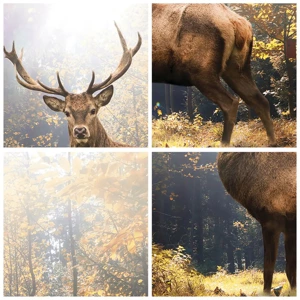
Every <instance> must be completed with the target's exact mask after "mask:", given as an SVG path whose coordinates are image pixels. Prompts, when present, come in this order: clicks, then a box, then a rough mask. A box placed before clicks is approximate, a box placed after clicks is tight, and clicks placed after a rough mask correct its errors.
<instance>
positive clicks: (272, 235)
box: [262, 225, 280, 294]
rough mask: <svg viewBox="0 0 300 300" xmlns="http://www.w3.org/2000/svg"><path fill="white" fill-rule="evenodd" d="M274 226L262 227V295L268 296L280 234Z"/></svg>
mask: <svg viewBox="0 0 300 300" xmlns="http://www.w3.org/2000/svg"><path fill="white" fill-rule="evenodd" d="M275 228H276V226H265V225H262V233H263V241H264V293H266V294H270V291H271V286H272V279H273V273H274V267H275V261H276V257H277V250H278V243H279V235H280V232H279V231H277V230H276V229H275Z"/></svg>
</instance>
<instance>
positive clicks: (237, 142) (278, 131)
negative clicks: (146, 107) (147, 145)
mask: <svg viewBox="0 0 300 300" xmlns="http://www.w3.org/2000/svg"><path fill="white" fill-rule="evenodd" d="M273 124H274V131H275V136H276V141H277V144H276V146H277V147H296V121H295V120H287V119H274V120H273ZM222 132H223V123H222V122H220V123H213V122H210V121H208V122H203V121H202V118H201V117H200V116H198V117H196V118H195V120H194V122H193V123H191V122H190V121H189V119H188V116H187V115H186V114H185V113H173V114H172V115H169V116H167V117H166V118H164V119H159V120H153V121H152V146H153V147H191V148H192V147H221V143H220V141H221V137H222ZM231 146H233V147H267V146H268V139H267V134H266V131H265V129H264V127H263V124H262V122H261V121H260V120H259V119H254V120H251V121H249V122H242V121H240V122H238V123H237V124H236V125H235V127H234V129H233V134H232V138H231Z"/></svg>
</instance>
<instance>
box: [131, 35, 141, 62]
mask: <svg viewBox="0 0 300 300" xmlns="http://www.w3.org/2000/svg"><path fill="white" fill-rule="evenodd" d="M141 45H142V37H141V35H140V33H139V32H138V42H137V44H136V45H135V47H134V48H133V49H132V56H134V55H135V54H136V53H137V52H138V51H139V49H140V48H141Z"/></svg>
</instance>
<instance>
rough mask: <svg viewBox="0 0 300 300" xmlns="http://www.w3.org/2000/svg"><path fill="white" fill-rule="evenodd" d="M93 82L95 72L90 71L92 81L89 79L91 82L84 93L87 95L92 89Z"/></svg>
mask: <svg viewBox="0 0 300 300" xmlns="http://www.w3.org/2000/svg"><path fill="white" fill-rule="evenodd" d="M94 81H95V72H94V71H92V79H91V82H90V84H89V87H88V88H87V90H86V93H88V91H89V90H90V89H91V88H92V87H93V84H94Z"/></svg>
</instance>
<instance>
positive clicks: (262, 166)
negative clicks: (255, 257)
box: [217, 152, 296, 293]
mask: <svg viewBox="0 0 300 300" xmlns="http://www.w3.org/2000/svg"><path fill="white" fill-rule="evenodd" d="M217 162H218V170H219V175H220V178H221V180H222V182H223V184H224V187H225V188H226V190H227V191H228V193H229V194H230V195H231V196H232V197H233V198H234V199H235V200H237V201H238V202H239V203H240V204H242V205H243V206H244V207H246V208H247V210H248V211H249V213H250V214H251V215H252V216H253V217H255V218H256V219H257V220H258V221H259V222H260V224H261V226H262V231H263V239H264V261H265V262H264V291H265V292H267V293H269V292H270V289H271V284H272V277H273V272H274V265H275V261H276V254H277V248H278V240H279V235H280V233H281V232H283V233H284V235H285V247H286V273H287V276H288V280H289V282H290V285H291V288H292V289H295V288H296V153H279V152H261V153H256V152H254V153H247V152H242V153H235V152H231V153H220V154H219V155H218V160H217Z"/></svg>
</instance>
